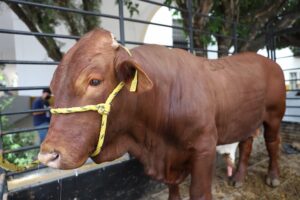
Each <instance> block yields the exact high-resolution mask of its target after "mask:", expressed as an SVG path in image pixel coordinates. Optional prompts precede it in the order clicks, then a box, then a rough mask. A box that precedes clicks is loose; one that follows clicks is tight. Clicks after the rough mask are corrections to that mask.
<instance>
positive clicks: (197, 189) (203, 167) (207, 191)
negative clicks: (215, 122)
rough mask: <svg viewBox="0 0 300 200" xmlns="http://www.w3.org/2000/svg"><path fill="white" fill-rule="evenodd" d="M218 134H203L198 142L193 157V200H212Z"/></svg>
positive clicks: (191, 191) (191, 192)
mask: <svg viewBox="0 0 300 200" xmlns="http://www.w3.org/2000/svg"><path fill="white" fill-rule="evenodd" d="M215 137H216V134H215V133H214V131H213V132H210V133H209V134H203V135H202V136H201V137H200V138H199V139H198V141H197V145H196V149H195V152H194V153H193V157H192V163H191V164H192V168H191V179H192V180H191V186H190V198H191V200H211V199H212V193H211V186H212V177H213V171H214V163H215V156H216V139H215Z"/></svg>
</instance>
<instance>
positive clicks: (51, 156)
mask: <svg viewBox="0 0 300 200" xmlns="http://www.w3.org/2000/svg"><path fill="white" fill-rule="evenodd" d="M59 157H60V155H59V153H57V152H50V153H41V152H40V153H39V155H38V159H39V161H41V162H42V163H44V164H45V165H48V166H49V164H51V163H52V164H51V165H57V164H58V163H59Z"/></svg>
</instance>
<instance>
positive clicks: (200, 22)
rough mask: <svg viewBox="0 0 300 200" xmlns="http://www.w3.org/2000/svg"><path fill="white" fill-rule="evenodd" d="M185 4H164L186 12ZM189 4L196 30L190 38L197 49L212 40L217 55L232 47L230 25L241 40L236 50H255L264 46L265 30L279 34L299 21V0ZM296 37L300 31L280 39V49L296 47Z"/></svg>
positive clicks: (182, 0) (176, 0) (183, 0)
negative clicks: (215, 46) (215, 42)
mask: <svg viewBox="0 0 300 200" xmlns="http://www.w3.org/2000/svg"><path fill="white" fill-rule="evenodd" d="M187 1H188V0H166V1H165V3H166V4H167V5H170V4H175V5H176V6H178V7H179V8H181V9H187ZM192 5H193V8H192V9H193V16H192V17H193V27H194V28H197V29H199V31H196V32H194V38H193V40H194V44H195V46H196V48H203V49H206V48H207V45H208V44H210V43H212V42H214V38H215V39H216V41H217V44H218V50H219V51H220V53H219V56H222V55H227V54H228V52H229V49H230V48H231V47H232V46H233V43H234V40H233V39H232V38H231V36H232V35H233V34H234V32H233V31H234V28H233V26H234V23H232V22H235V23H236V32H237V36H238V37H239V38H241V40H238V49H237V51H257V50H259V49H260V48H262V47H263V46H264V45H265V39H266V32H267V31H268V29H273V30H275V31H278V30H284V29H286V28H290V27H296V26H298V27H299V22H300V12H299V10H300V1H299V0H275V1H274V0H192ZM200 13H201V14H200ZM202 14H203V15H202ZM204 15H209V16H210V18H208V17H205V16H204ZM181 16H182V18H183V22H184V23H183V25H184V26H185V27H187V23H188V16H187V14H186V13H185V12H184V11H181ZM207 32H209V33H207ZM220 35H224V36H225V37H221V36H220ZM226 36H227V37H226ZM297 36H299V32H298V33H297V34H294V35H293V34H285V35H282V36H279V37H278V38H279V40H278V41H279V42H280V43H279V46H280V47H286V46H289V45H295V44H299V42H300V39H299V38H300V37H297Z"/></svg>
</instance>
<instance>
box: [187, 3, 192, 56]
mask: <svg viewBox="0 0 300 200" xmlns="http://www.w3.org/2000/svg"><path fill="white" fill-rule="evenodd" d="M186 3H187V5H186V7H187V9H188V14H189V38H190V48H189V49H190V52H191V53H193V52H194V40H193V3H192V0H188V1H187V2H186Z"/></svg>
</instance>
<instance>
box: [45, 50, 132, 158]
mask: <svg viewBox="0 0 300 200" xmlns="http://www.w3.org/2000/svg"><path fill="white" fill-rule="evenodd" d="M121 47H123V46H121ZM123 48H124V49H125V50H126V51H127V52H128V54H129V55H130V56H132V55H131V53H130V51H129V50H128V49H127V48H125V47H123ZM124 85H125V83H124V82H120V83H119V84H118V85H117V87H116V88H115V89H114V90H113V91H112V93H111V94H110V95H109V96H108V98H107V100H106V101H105V103H100V104H97V105H87V106H80V107H71V108H55V109H51V110H50V112H51V113H52V114H69V113H75V112H86V111H97V112H98V113H99V114H100V115H102V122H101V127H100V133H99V139H98V143H97V147H96V150H95V151H94V153H92V154H91V156H92V157H94V156H96V155H98V154H99V153H100V151H101V148H102V145H103V142H104V136H105V130H106V124H107V116H108V114H109V112H110V107H111V102H112V101H113V99H114V97H115V96H116V95H117V94H118V93H119V91H120V90H121V89H122V88H123V87H124ZM136 88H137V71H135V75H134V78H133V80H132V82H131V86H130V92H135V91H136Z"/></svg>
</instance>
